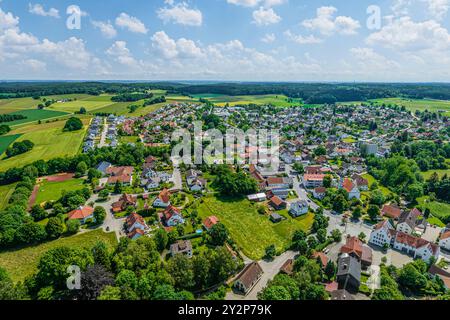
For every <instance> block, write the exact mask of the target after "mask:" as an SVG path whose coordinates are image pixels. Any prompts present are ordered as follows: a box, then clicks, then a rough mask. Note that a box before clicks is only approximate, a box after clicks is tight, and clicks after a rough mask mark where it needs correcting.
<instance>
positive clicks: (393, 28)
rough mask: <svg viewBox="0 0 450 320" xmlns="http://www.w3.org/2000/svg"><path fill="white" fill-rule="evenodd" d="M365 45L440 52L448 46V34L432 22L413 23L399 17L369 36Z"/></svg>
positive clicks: (449, 37)
mask: <svg viewBox="0 0 450 320" xmlns="http://www.w3.org/2000/svg"><path fill="white" fill-rule="evenodd" d="M366 43H367V44H369V45H372V46H383V47H387V48H392V49H398V50H405V51H415V50H427V49H433V50H442V49H448V48H449V46H450V34H449V32H448V30H447V29H445V28H444V27H443V26H442V25H441V24H439V23H438V22H436V21H434V20H428V21H424V22H414V21H413V20H412V19H411V18H410V17H401V18H398V19H395V20H393V21H392V22H391V23H389V24H388V25H385V26H384V27H383V28H382V29H381V30H379V31H377V32H374V33H372V34H370V35H369V36H368V37H367V39H366Z"/></svg>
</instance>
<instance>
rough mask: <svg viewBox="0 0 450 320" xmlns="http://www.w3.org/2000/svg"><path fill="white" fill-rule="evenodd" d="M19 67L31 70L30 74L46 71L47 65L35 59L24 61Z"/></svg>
mask: <svg viewBox="0 0 450 320" xmlns="http://www.w3.org/2000/svg"><path fill="white" fill-rule="evenodd" d="M21 65H22V66H23V67H25V68H26V70H31V71H32V72H45V71H46V69H47V64H46V63H45V62H43V61H39V60H36V59H27V60H24V61H22V63H21Z"/></svg>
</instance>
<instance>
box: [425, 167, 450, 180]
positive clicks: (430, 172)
mask: <svg viewBox="0 0 450 320" xmlns="http://www.w3.org/2000/svg"><path fill="white" fill-rule="evenodd" d="M435 172H436V173H437V174H438V176H439V178H442V177H443V176H444V174H447V176H449V177H450V169H445V170H429V171H425V172H422V176H423V178H424V179H425V180H427V179H429V178H430V177H431V175H432V174H433V173H435Z"/></svg>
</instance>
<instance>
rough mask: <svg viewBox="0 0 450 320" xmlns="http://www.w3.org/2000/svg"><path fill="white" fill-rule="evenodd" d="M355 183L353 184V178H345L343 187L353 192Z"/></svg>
mask: <svg viewBox="0 0 450 320" xmlns="http://www.w3.org/2000/svg"><path fill="white" fill-rule="evenodd" d="M354 187H355V185H354V184H353V182H352V180H350V179H348V178H345V179H344V182H343V183H342V188H344V189H345V190H347V192H351V191H352V190H353V188H354Z"/></svg>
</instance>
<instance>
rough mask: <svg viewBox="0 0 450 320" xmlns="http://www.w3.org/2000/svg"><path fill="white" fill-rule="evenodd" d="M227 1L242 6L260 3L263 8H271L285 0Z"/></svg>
mask: <svg viewBox="0 0 450 320" xmlns="http://www.w3.org/2000/svg"><path fill="white" fill-rule="evenodd" d="M227 2H228V3H230V4H234V5H237V6H242V7H256V6H257V5H261V4H262V5H263V6H264V7H265V8H271V7H275V6H279V5H281V4H284V3H286V2H287V0H227Z"/></svg>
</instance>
